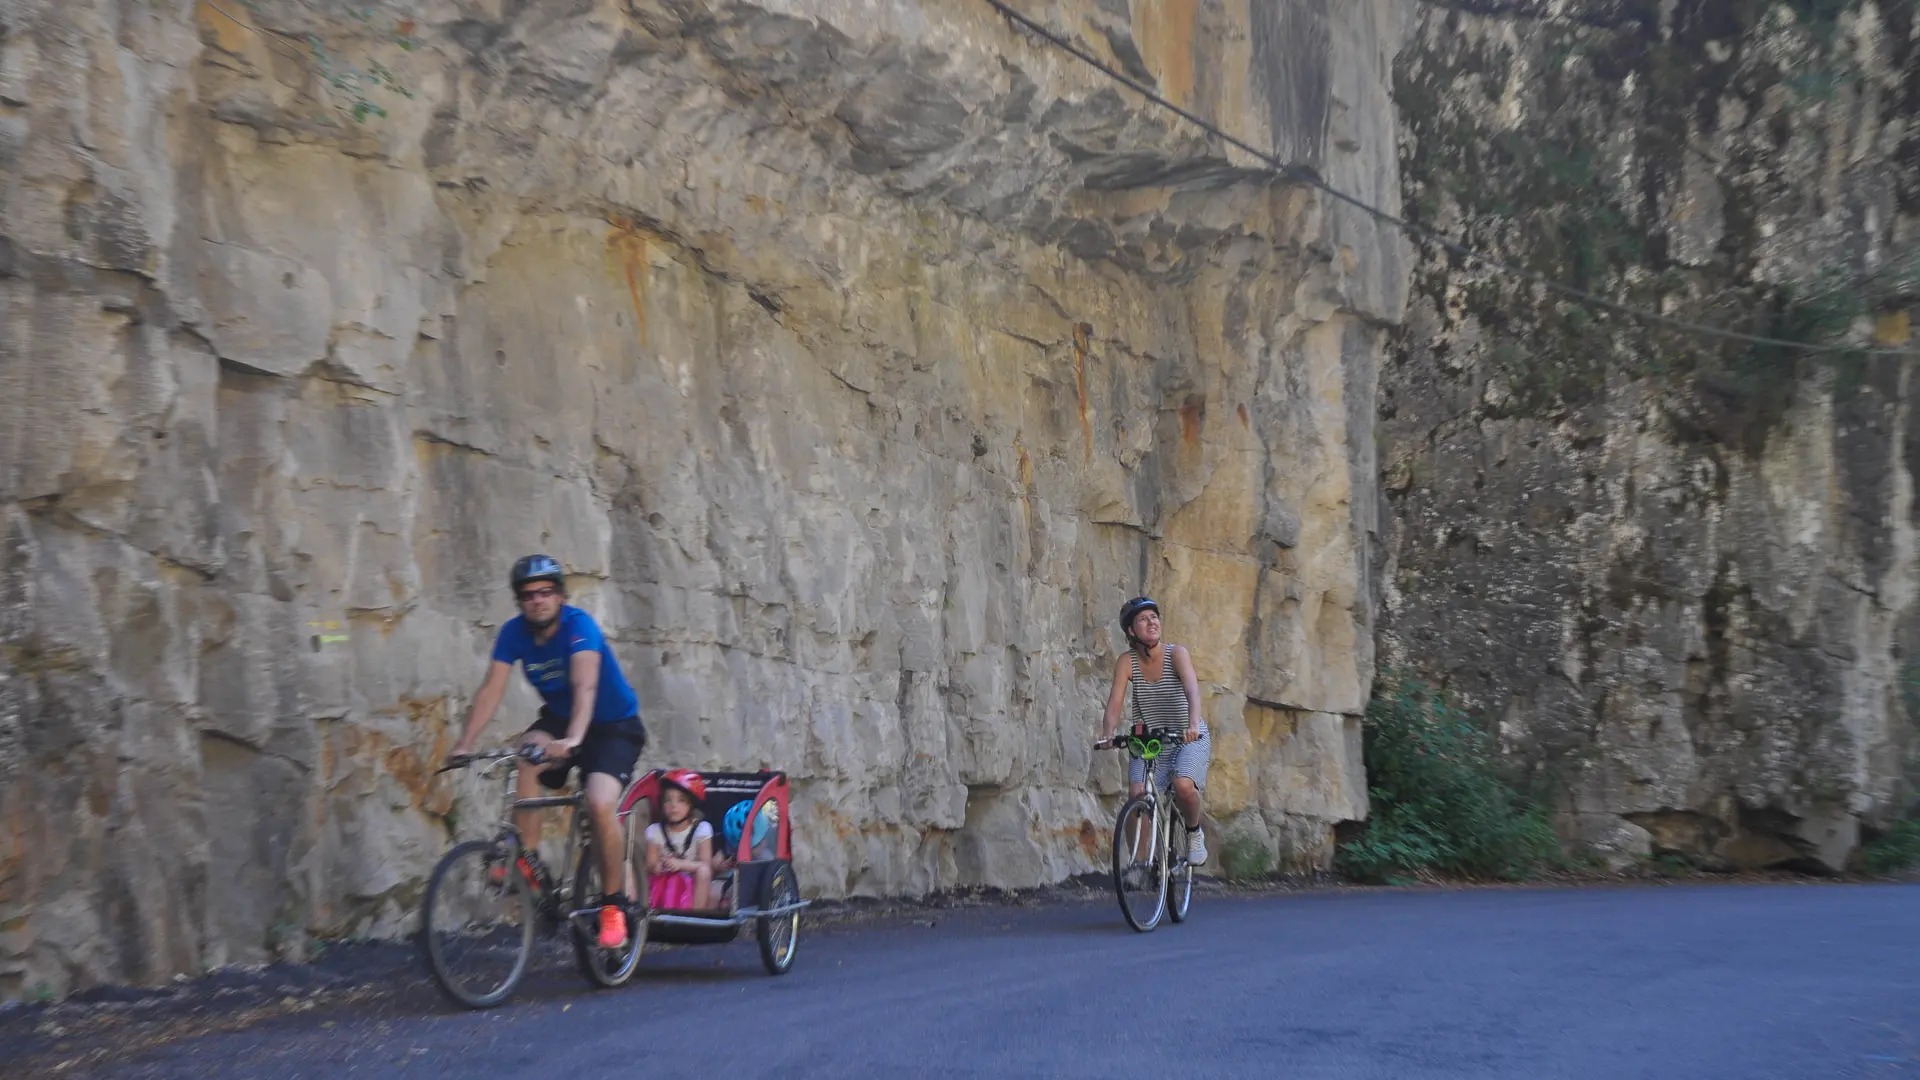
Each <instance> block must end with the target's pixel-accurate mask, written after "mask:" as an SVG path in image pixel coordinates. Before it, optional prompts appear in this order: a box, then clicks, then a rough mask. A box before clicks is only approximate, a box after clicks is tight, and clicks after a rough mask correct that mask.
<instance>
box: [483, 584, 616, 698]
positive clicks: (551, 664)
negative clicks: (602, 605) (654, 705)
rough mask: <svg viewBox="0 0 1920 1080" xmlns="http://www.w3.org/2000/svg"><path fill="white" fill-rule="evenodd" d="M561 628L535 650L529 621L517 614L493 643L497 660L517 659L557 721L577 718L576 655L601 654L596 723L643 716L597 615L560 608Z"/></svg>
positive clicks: (576, 609) (569, 606) (556, 629)
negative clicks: (595, 618) (586, 653)
mask: <svg viewBox="0 0 1920 1080" xmlns="http://www.w3.org/2000/svg"><path fill="white" fill-rule="evenodd" d="M559 623H560V625H559V626H558V627H557V628H555V630H554V632H553V636H552V637H550V638H548V639H547V643H546V644H545V645H536V644H534V641H533V631H532V630H531V629H530V628H528V626H527V620H526V617H525V616H521V615H515V616H514V617H513V618H511V619H508V620H507V625H505V626H503V627H501V628H500V636H499V637H497V638H495V639H494V642H493V658H494V659H495V660H498V661H500V662H501V663H503V664H511V663H513V662H515V661H516V660H517V661H519V662H520V664H521V665H522V669H523V670H524V671H525V672H526V673H527V681H528V682H530V683H532V684H533V688H534V689H535V690H537V691H539V693H540V698H541V700H543V701H545V702H546V703H547V708H548V709H550V710H552V711H553V714H554V715H555V716H558V717H560V718H561V719H563V720H571V719H573V670H572V665H573V654H574V653H577V652H597V653H599V654H600V690H599V693H597V694H595V695H594V702H593V722H594V723H596V724H599V723H605V722H608V721H612V720H625V719H627V718H628V717H630V716H638V715H640V699H639V698H638V697H636V696H635V695H634V692H633V687H632V686H630V685H628V684H627V677H626V675H625V674H623V673H622V672H621V671H620V661H618V660H615V659H614V658H613V649H612V648H611V647H609V646H608V645H607V638H606V635H605V634H602V633H601V632H600V624H599V623H597V622H594V621H593V616H591V615H589V614H587V613H586V612H584V611H581V610H580V609H579V608H577V607H574V606H572V605H570V604H569V605H565V606H563V607H561V609H560V616H559Z"/></svg>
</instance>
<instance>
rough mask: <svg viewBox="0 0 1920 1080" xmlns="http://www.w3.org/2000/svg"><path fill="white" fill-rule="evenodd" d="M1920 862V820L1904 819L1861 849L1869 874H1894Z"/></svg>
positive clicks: (1864, 866)
mask: <svg viewBox="0 0 1920 1080" xmlns="http://www.w3.org/2000/svg"><path fill="white" fill-rule="evenodd" d="M1916 863H1920V821H1913V820H1908V821H1902V822H1900V823H1898V824H1896V825H1895V826H1894V827H1893V828H1891V829H1888V830H1887V831H1886V832H1883V833H1881V834H1880V835H1879V836H1877V837H1875V838H1874V839H1873V840H1872V841H1870V842H1869V843H1868V844H1867V845H1866V846H1864V847H1862V848H1861V849H1860V867H1861V869H1863V870H1865V871H1866V872H1867V873H1869V874H1894V873H1898V872H1900V871H1902V870H1905V869H1906V868H1907V867H1909V866H1913V865H1915V864H1916Z"/></svg>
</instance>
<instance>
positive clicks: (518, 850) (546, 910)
mask: <svg viewBox="0 0 1920 1080" xmlns="http://www.w3.org/2000/svg"><path fill="white" fill-rule="evenodd" d="M509 760H518V755H517V754H515V753H503V754H500V755H497V756H495V757H494V759H493V760H492V761H489V762H488V763H487V764H486V765H483V766H482V768H497V767H498V763H499V762H501V761H509ZM518 780H519V770H517V769H508V770H506V777H505V784H506V798H505V800H504V802H505V804H506V809H505V810H504V812H503V813H502V814H501V817H500V831H499V832H497V833H495V834H494V842H495V843H498V844H502V845H510V846H511V849H512V860H511V861H512V862H513V863H518V862H519V858H520V855H521V854H522V853H523V852H527V851H530V850H532V849H530V848H529V847H527V843H526V839H525V838H524V837H522V836H521V835H520V825H519V823H518V822H516V821H515V820H514V815H515V814H516V813H517V812H518V811H521V810H546V809H550V808H552V807H556V806H565V807H569V808H571V809H572V811H573V812H572V813H571V814H569V815H568V828H567V846H566V851H565V854H563V855H562V856H561V861H560V866H559V869H558V871H557V872H555V873H554V875H553V882H552V890H553V891H552V894H551V895H548V894H547V892H546V888H545V886H543V885H541V884H540V883H538V882H534V883H533V885H534V899H535V904H536V910H538V911H539V912H540V914H541V917H542V919H543V921H544V922H546V924H547V926H548V927H549V928H550V929H551V928H555V927H558V926H559V925H560V924H562V923H564V922H570V921H572V920H574V919H582V918H590V917H596V916H598V914H599V911H600V909H599V908H597V907H594V908H581V909H578V910H571V909H567V908H566V905H568V904H570V903H572V902H573V901H576V900H578V899H579V897H576V896H575V895H574V892H575V889H576V887H577V886H578V884H579V882H578V881H576V880H574V878H575V875H574V872H573V868H574V866H575V865H576V863H577V862H578V859H577V858H576V856H577V855H578V854H579V852H580V849H581V845H582V844H584V843H587V842H588V840H587V837H588V835H589V834H590V833H591V831H592V829H593V822H592V820H591V819H590V818H589V817H588V816H587V814H586V813H585V812H584V807H583V806H582V802H583V800H584V799H585V793H584V792H580V791H576V792H574V793H573V794H571V795H537V796H534V797H533V798H531V799H522V798H518V797H517V796H516V795H515V789H516V787H517V786H518ZM621 816H622V817H625V815H624V814H623V815H621Z"/></svg>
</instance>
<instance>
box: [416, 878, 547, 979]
mask: <svg viewBox="0 0 1920 1080" xmlns="http://www.w3.org/2000/svg"><path fill="white" fill-rule="evenodd" d="M526 873H527V872H526V870H525V869H524V868H523V867H522V866H521V865H520V859H519V849H518V847H517V846H516V845H514V844H511V843H508V842H506V841H503V840H469V841H467V842H466V843H464V844H458V845H456V846H455V847H454V848H453V850H451V851H449V852H447V853H446V855H444V856H442V857H441V859H440V865H438V866H436V867H434V868H433V877H432V879H431V880H429V881H428V883H427V899H426V903H425V904H424V905H423V906H422V911H421V917H420V938H421V943H422V944H423V945H424V946H425V947H426V953H427V966H428V968H429V969H431V970H432V972H433V980H434V981H435V982H437V983H439V984H440V989H441V990H444V991H445V992H446V994H447V996H448V997H450V998H452V999H453V1000H454V1001H456V1002H459V1003H460V1004H462V1005H465V1006H466V1007H467V1008H469V1009H485V1008H489V1007H491V1006H494V1005H498V1004H500V1002H502V1001H504V1000H506V997H507V995H508V994H511V993H513V988H514V987H515V986H517V985H519V982H520V977H521V976H522V975H524V974H526V971H527V960H528V958H529V957H531V956H532V955H533V931H534V911H533V890H532V887H531V886H530V885H529V884H528V882H527V878H526Z"/></svg>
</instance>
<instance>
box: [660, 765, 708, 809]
mask: <svg viewBox="0 0 1920 1080" xmlns="http://www.w3.org/2000/svg"><path fill="white" fill-rule="evenodd" d="M660 782H661V783H662V784H672V785H673V786H674V787H677V788H679V789H680V790H682V791H684V792H686V793H687V794H689V795H691V796H693V801H694V802H699V801H700V800H702V799H704V798H706V797H707V782H706V781H705V780H702V779H700V774H699V773H697V772H694V771H693V770H692V769H668V770H667V772H666V775H664V776H662V777H661V778H660Z"/></svg>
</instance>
